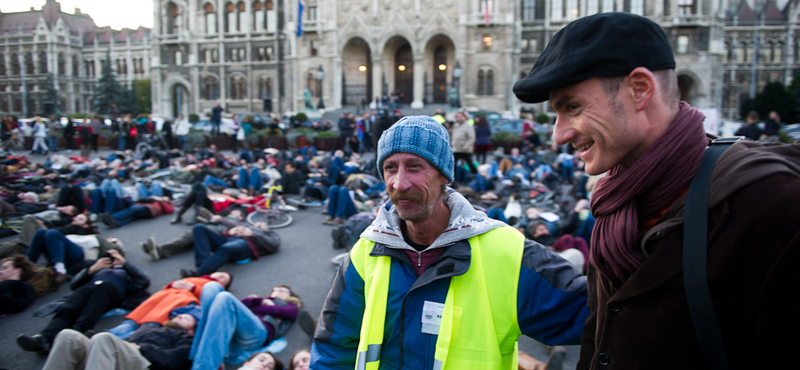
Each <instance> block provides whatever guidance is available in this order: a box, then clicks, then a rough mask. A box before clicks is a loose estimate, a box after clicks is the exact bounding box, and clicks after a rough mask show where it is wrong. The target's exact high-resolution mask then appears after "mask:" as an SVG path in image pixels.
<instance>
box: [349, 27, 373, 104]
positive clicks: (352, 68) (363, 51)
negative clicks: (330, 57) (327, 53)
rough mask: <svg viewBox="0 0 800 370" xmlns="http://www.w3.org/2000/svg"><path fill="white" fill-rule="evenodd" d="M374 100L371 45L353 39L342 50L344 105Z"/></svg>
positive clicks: (361, 40) (359, 39) (358, 39)
mask: <svg viewBox="0 0 800 370" xmlns="http://www.w3.org/2000/svg"><path fill="white" fill-rule="evenodd" d="M361 100H366V101H371V100H372V58H371V51H370V48H369V45H368V44H367V42H366V41H364V40H363V39H361V38H358V37H356V38H352V39H350V41H348V42H347V43H346V44H345V46H344V49H343V50H342V105H348V104H349V105H353V104H357V103H358V102H359V101H361Z"/></svg>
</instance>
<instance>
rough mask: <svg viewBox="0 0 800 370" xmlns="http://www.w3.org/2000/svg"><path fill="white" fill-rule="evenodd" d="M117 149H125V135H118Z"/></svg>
mask: <svg viewBox="0 0 800 370" xmlns="http://www.w3.org/2000/svg"><path fill="white" fill-rule="evenodd" d="M117 137H118V138H119V150H125V136H122V135H119V136H117Z"/></svg>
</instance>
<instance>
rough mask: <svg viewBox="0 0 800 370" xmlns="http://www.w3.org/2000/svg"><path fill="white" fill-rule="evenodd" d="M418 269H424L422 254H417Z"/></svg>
mask: <svg viewBox="0 0 800 370" xmlns="http://www.w3.org/2000/svg"><path fill="white" fill-rule="evenodd" d="M417 267H422V252H417Z"/></svg>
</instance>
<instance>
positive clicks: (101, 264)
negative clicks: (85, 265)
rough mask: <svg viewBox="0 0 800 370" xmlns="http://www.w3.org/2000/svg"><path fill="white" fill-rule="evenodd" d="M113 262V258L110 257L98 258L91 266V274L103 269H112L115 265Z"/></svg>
mask: <svg viewBox="0 0 800 370" xmlns="http://www.w3.org/2000/svg"><path fill="white" fill-rule="evenodd" d="M111 262H112V259H111V258H110V257H103V258H98V259H97V261H95V262H94V264H93V265H91V266H89V274H90V275H94V274H95V273H96V272H98V271H100V270H102V269H110V268H111V267H112V266H113V265H112V263H111Z"/></svg>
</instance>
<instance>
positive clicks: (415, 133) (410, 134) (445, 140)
mask: <svg viewBox="0 0 800 370" xmlns="http://www.w3.org/2000/svg"><path fill="white" fill-rule="evenodd" d="M397 152H403V153H411V154H416V155H418V156H420V157H422V158H424V159H425V160H426V161H428V162H429V163H430V164H431V165H433V166H434V167H436V168H437V169H438V170H439V172H441V173H442V175H444V177H446V178H447V180H448V181H453V167H454V165H455V159H454V158H453V149H452V148H451V147H450V136H449V135H448V134H447V130H445V128H444V126H442V124H440V123H438V122H436V121H434V120H433V118H431V117H428V116H408V117H404V118H403V119H401V120H399V121H397V123H395V124H394V125H392V127H391V128H389V129H388V130H386V131H384V132H383V135H381V138H380V140H379V141H378V163H377V165H378V175H380V177H381V180H383V161H384V160H385V159H386V158H387V157H389V156H390V155H392V154H393V153H397Z"/></svg>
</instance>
